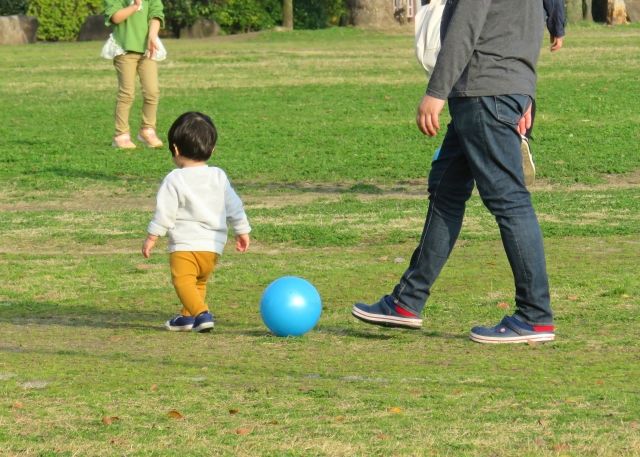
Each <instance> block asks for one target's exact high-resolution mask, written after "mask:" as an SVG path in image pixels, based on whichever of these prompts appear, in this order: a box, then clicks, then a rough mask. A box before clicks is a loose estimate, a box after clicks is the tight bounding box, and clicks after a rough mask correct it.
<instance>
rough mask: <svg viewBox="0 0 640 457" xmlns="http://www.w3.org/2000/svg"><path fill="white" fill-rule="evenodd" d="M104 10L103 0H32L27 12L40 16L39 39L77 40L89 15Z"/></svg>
mask: <svg viewBox="0 0 640 457" xmlns="http://www.w3.org/2000/svg"><path fill="white" fill-rule="evenodd" d="M101 11H102V0H30V2H29V8H28V9H27V14H29V15H31V16H35V17H36V18H38V23H39V26H38V39H41V40H47V41H71V40H75V39H76V37H77V36H78V32H79V31H80V27H81V26H82V24H83V22H84V21H85V20H86V19H87V17H88V16H90V15H92V14H98V13H100V12H101Z"/></svg>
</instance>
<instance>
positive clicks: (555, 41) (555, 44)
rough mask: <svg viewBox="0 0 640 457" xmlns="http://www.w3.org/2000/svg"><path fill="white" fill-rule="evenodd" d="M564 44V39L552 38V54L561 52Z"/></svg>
mask: <svg viewBox="0 0 640 457" xmlns="http://www.w3.org/2000/svg"><path fill="white" fill-rule="evenodd" d="M563 44H564V37H561V36H552V37H551V52H554V51H557V50H559V49H560V48H561V47H562V45H563Z"/></svg>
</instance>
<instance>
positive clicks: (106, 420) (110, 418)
mask: <svg viewBox="0 0 640 457" xmlns="http://www.w3.org/2000/svg"><path fill="white" fill-rule="evenodd" d="M119 420H120V418H119V417H118V416H104V417H103V418H102V423H103V424H104V425H111V424H113V423H114V422H117V421H119Z"/></svg>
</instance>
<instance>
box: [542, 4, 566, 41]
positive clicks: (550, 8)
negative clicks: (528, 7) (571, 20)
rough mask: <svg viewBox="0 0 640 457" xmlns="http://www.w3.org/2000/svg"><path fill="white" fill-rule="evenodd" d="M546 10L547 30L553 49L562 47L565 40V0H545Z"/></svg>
mask: <svg viewBox="0 0 640 457" xmlns="http://www.w3.org/2000/svg"><path fill="white" fill-rule="evenodd" d="M542 4H543V6H544V12H545V14H546V15H547V30H549V35H550V36H551V51H552V52H553V51H557V50H558V49H560V48H561V47H562V45H563V42H564V35H565V31H564V24H565V22H566V18H565V14H564V2H563V0H543V1H542Z"/></svg>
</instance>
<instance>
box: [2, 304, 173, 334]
mask: <svg viewBox="0 0 640 457" xmlns="http://www.w3.org/2000/svg"><path fill="white" fill-rule="evenodd" d="M3 305H4V307H3V308H0V323H6V324H13V325H41V326H50V325H57V326H65V327H92V328H105V329H117V328H126V329H134V330H162V331H164V322H165V321H166V318H167V313H162V314H160V313H156V312H152V311H138V310H136V309H135V308H133V307H132V308H131V309H130V310H129V309H124V310H122V309H119V310H104V309H100V308H97V307H95V306H91V307H89V306H82V305H78V306H69V305H62V304H60V303H53V302H31V301H29V302H11V303H10V304H9V305H7V303H6V302H5V303H3Z"/></svg>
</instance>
